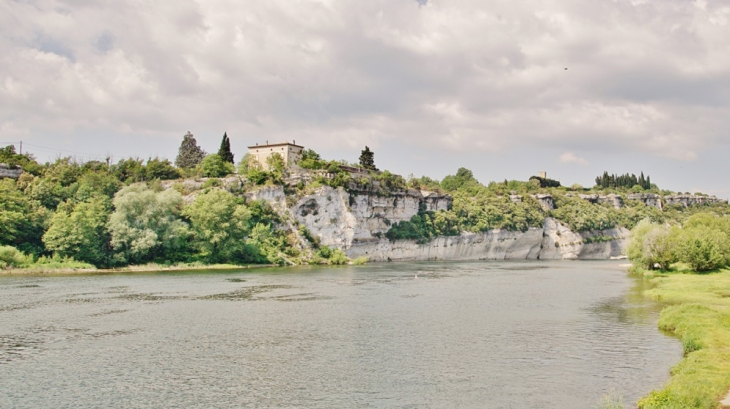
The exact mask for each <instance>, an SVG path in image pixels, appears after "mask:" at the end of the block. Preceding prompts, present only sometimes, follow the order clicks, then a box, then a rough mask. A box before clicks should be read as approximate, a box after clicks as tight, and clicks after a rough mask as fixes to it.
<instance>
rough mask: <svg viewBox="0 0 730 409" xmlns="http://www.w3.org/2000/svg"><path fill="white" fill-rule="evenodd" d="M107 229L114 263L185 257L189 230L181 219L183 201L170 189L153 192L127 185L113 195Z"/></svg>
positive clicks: (143, 187)
mask: <svg viewBox="0 0 730 409" xmlns="http://www.w3.org/2000/svg"><path fill="white" fill-rule="evenodd" d="M113 204H114V208H115V210H114V212H113V213H112V214H111V216H110V217H109V223H108V229H109V232H110V233H111V245H112V247H113V248H114V250H115V254H114V258H115V261H116V262H118V263H142V262H146V261H151V260H153V259H160V260H182V259H185V258H186V257H187V255H186V251H185V250H186V249H187V239H188V238H189V236H190V231H189V228H188V225H187V223H185V222H184V221H182V220H181V218H180V214H181V211H182V207H183V200H182V196H181V195H180V193H178V192H177V191H175V190H174V189H169V190H165V191H162V192H159V193H156V192H154V191H152V190H150V189H149V188H148V187H147V186H145V185H132V186H127V187H125V188H124V189H122V190H120V191H119V193H117V194H116V196H114V200H113Z"/></svg>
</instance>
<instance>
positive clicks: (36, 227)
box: [0, 179, 50, 254]
mask: <svg viewBox="0 0 730 409" xmlns="http://www.w3.org/2000/svg"><path fill="white" fill-rule="evenodd" d="M49 216H50V212H49V211H48V210H47V209H46V208H45V207H43V206H40V205H39V203H38V202H37V201H33V200H31V199H30V198H29V197H28V196H26V195H24V194H23V192H21V191H20V190H19V189H18V187H17V184H16V181H14V180H12V179H2V180H0V245H10V246H13V247H16V248H18V249H20V250H21V251H23V252H25V253H36V254H38V253H41V252H42V251H43V242H42V237H43V231H44V224H45V221H46V220H47V219H48V217H49Z"/></svg>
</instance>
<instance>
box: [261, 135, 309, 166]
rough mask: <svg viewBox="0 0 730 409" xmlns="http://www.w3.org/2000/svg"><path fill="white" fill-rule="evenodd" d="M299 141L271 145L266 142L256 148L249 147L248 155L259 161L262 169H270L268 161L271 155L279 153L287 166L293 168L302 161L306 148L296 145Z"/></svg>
mask: <svg viewBox="0 0 730 409" xmlns="http://www.w3.org/2000/svg"><path fill="white" fill-rule="evenodd" d="M296 142H297V141H292V142H291V143H289V142H280V143H272V144H269V141H266V144H265V145H259V144H258V143H257V144H256V145H254V146H249V147H248V154H249V155H251V157H252V158H253V159H254V160H255V161H257V162H258V163H259V164H260V165H261V167H262V168H264V169H268V164H267V163H266V159H268V158H269V157H270V156H271V155H273V154H275V153H278V154H279V155H281V157H282V158H283V159H284V163H286V165H287V166H292V165H293V164H294V163H295V162H296V161H298V160H299V159H301V157H302V152H304V147H303V146H299V145H297V144H296Z"/></svg>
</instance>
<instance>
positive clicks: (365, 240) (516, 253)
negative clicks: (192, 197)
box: [247, 187, 629, 261]
mask: <svg viewBox="0 0 730 409" xmlns="http://www.w3.org/2000/svg"><path fill="white" fill-rule="evenodd" d="M247 197H248V198H249V199H253V200H260V199H263V200H266V201H268V202H269V203H271V204H272V207H274V208H275V209H277V210H279V211H284V212H286V213H288V216H287V218H289V219H290V220H291V221H292V222H293V223H292V224H291V225H292V226H296V225H297V224H303V225H305V226H306V227H307V228H308V229H309V231H310V232H311V233H312V235H313V236H316V237H319V239H320V242H321V244H323V245H327V246H330V247H337V248H340V249H343V250H344V251H345V252H346V253H347V255H348V256H349V257H351V258H356V257H362V256H364V257H367V258H368V259H369V260H371V261H387V260H393V261H396V260H506V259H538V258H539V259H547V260H551V259H608V258H610V257H617V256H620V255H622V254H623V253H624V250H625V247H626V243H627V239H628V236H629V231H628V230H626V229H624V228H616V229H609V230H604V231H596V232H584V233H575V232H573V231H571V230H570V229H569V228H568V227H567V226H564V225H562V224H561V223H559V222H558V221H556V220H554V219H551V218H548V219H546V220H545V222H544V224H543V227H542V228H539V227H533V228H530V229H528V230H527V231H525V232H514V231H506V230H492V231H488V232H483V233H462V234H461V235H459V236H452V237H438V238H435V239H434V240H432V241H430V242H428V243H424V244H419V243H416V242H415V241H410V240H398V241H393V242H391V241H390V240H388V239H387V238H385V233H386V232H387V231H388V230H389V229H390V227H391V225H392V224H394V223H397V222H401V221H408V220H410V219H411V218H412V217H413V216H414V215H416V214H417V213H418V211H419V206H424V207H425V210H427V211H437V210H446V209H449V208H450V206H451V198H450V197H449V196H444V195H439V194H436V193H432V192H425V191H418V190H408V191H403V192H396V193H394V194H393V195H391V196H377V195H369V194H353V195H350V194H349V193H347V192H346V191H345V190H343V189H333V188H330V187H321V188H319V189H318V190H317V191H316V192H314V193H313V194H311V195H307V196H304V197H302V198H300V199H298V200H297V201H296V203H294V204H293V205H291V198H289V205H288V206H287V197H286V196H285V194H284V191H283V189H281V188H278V187H268V188H262V189H260V190H258V191H256V192H253V193H249V194H247ZM542 199H543V200H544V199H547V198H542ZM550 199H552V197H550ZM546 204H547V203H546Z"/></svg>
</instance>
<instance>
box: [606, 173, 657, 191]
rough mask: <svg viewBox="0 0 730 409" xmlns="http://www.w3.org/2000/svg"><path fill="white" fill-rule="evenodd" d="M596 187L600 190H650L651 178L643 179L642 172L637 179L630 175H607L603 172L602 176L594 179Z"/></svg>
mask: <svg viewBox="0 0 730 409" xmlns="http://www.w3.org/2000/svg"><path fill="white" fill-rule="evenodd" d="M596 186H598V187H602V188H604V189H605V188H614V189H615V188H628V189H630V188H633V187H634V186H638V187H639V190H649V189H651V177H649V176H647V177H644V172H641V175H640V176H639V177H636V175H634V174H633V173H632V174H628V173H626V174H624V175H615V174H613V175H609V174H608V172H603V175H601V176H597V177H596Z"/></svg>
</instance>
